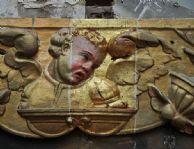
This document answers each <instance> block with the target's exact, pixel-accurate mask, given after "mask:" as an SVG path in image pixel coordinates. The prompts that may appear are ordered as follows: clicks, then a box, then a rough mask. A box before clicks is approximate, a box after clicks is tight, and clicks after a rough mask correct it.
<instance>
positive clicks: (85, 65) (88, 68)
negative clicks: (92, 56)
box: [82, 61, 93, 72]
mask: <svg viewBox="0 0 194 149" xmlns="http://www.w3.org/2000/svg"><path fill="white" fill-rule="evenodd" d="M92 65H93V63H92V62H89V61H88V62H85V63H83V64H82V67H83V68H84V69H85V70H86V71H87V72H90V71H91V70H92Z"/></svg>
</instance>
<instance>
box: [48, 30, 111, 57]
mask: <svg viewBox="0 0 194 149" xmlns="http://www.w3.org/2000/svg"><path fill="white" fill-rule="evenodd" d="M76 36H83V37H85V38H86V39H87V40H89V41H90V42H91V43H92V44H94V45H95V46H96V47H97V48H98V50H100V52H101V53H102V54H104V55H106V53H107V52H106V47H107V41H106V39H105V38H104V37H103V36H101V35H100V33H98V32H96V31H95V30H91V29H75V30H74V31H72V32H71V30H70V29H69V28H63V29H61V30H59V31H58V32H56V33H55V34H53V36H52V37H51V39H50V46H49V49H48V52H49V54H50V55H51V56H52V57H53V58H57V57H59V56H60V55H65V53H66V52H67V51H68V50H69V49H70V48H71V43H72V39H73V37H76Z"/></svg>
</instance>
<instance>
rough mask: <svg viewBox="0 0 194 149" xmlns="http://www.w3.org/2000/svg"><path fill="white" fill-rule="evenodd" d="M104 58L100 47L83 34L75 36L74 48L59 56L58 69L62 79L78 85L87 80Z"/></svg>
mask: <svg viewBox="0 0 194 149" xmlns="http://www.w3.org/2000/svg"><path fill="white" fill-rule="evenodd" d="M103 60H104V54H102V53H101V52H100V50H99V49H98V47H96V46H95V45H94V44H92V43H91V42H90V41H89V40H87V39H86V38H84V37H82V36H77V37H74V38H73V44H72V50H69V51H68V53H67V54H66V55H65V56H63V55H61V56H60V57H59V61H58V66H59V67H58V70H59V75H60V76H61V78H62V80H63V81H64V82H65V83H67V84H70V85H78V84H79V83H81V82H83V81H85V80H87V79H88V78H89V77H90V76H91V75H92V74H93V73H94V70H95V69H96V68H97V67H99V66H100V64H101V63H102V62H103Z"/></svg>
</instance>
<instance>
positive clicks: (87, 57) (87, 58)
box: [81, 52, 90, 61]
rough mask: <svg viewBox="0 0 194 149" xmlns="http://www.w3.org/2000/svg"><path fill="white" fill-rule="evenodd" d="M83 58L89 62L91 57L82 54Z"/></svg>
mask: <svg viewBox="0 0 194 149" xmlns="http://www.w3.org/2000/svg"><path fill="white" fill-rule="evenodd" d="M81 56H83V58H84V60H85V61H88V60H89V59H90V56H89V54H88V53H85V52H83V53H81Z"/></svg>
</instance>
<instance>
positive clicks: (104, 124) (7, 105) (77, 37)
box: [0, 19, 194, 137]
mask: <svg viewBox="0 0 194 149" xmlns="http://www.w3.org/2000/svg"><path fill="white" fill-rule="evenodd" d="M17 21H18V19H15V20H14V19H10V20H9V19H8V20H6V19H2V20H0V26H1V28H0V43H1V44H0V125H1V127H2V128H3V129H6V130H8V131H9V132H11V133H14V134H17V135H20V136H26V137H58V136H61V135H64V134H67V133H68V132H70V131H73V130H74V129H75V128H77V127H78V128H79V129H81V130H82V131H83V132H86V133H88V134H91V135H99V136H107V135H120V134H132V133H137V132H141V131H145V130H149V129H153V128H155V127H158V126H160V125H163V124H165V123H166V122H168V121H170V122H171V123H172V125H174V126H175V127H176V128H178V130H180V131H181V132H185V133H189V134H192V133H193V130H194V122H193V108H194V107H193V105H194V104H193V101H194V81H193V76H194V66H193V63H194V61H193V57H194V38H193V37H194V32H193V28H194V26H193V25H192V24H193V22H194V20H184V24H183V23H182V21H183V20H143V21H139V22H137V21H135V20H134V21H133V20H131V21H129V20H120V21H116V20H62V19H61V20H60V19H59V20H58V19H56V20H55V19H35V25H34V26H33V29H30V28H29V27H30V25H32V24H31V22H30V20H29V19H20V21H21V23H19V24H17ZM10 22H12V23H13V26H12V24H11V25H10ZM153 22H154V24H153ZM32 23H33V22H32ZM43 23H45V24H44V25H43ZM14 24H15V25H14ZM172 24H173V25H172Z"/></svg>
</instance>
